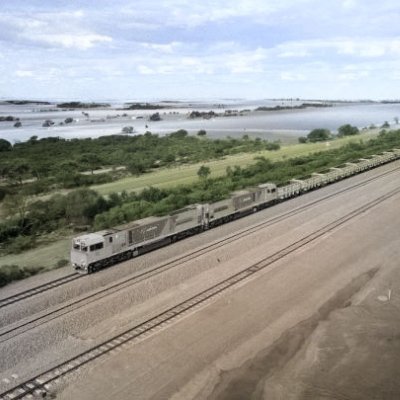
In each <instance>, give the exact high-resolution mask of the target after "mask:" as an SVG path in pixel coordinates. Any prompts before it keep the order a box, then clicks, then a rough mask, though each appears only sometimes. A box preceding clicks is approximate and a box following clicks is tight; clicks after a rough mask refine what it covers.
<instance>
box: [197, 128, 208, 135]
mask: <svg viewBox="0 0 400 400" xmlns="http://www.w3.org/2000/svg"><path fill="white" fill-rule="evenodd" d="M206 135H207V132H206V131H205V130H204V129H200V130H199V131H198V132H197V136H206Z"/></svg>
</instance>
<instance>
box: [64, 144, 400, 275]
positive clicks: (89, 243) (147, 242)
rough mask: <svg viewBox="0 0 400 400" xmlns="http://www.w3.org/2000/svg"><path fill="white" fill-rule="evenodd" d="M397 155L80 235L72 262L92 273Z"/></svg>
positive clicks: (399, 153) (392, 153)
mask: <svg viewBox="0 0 400 400" xmlns="http://www.w3.org/2000/svg"><path fill="white" fill-rule="evenodd" d="M398 158H400V149H393V150H392V151H390V152H383V153H382V154H379V155H373V156H371V158H366V159H360V160H358V161H357V162H354V163H346V164H344V165H341V166H339V167H335V168H330V169H329V170H328V171H326V172H325V173H314V174H312V175H311V176H310V177H308V178H306V179H302V180H292V181H291V182H290V183H289V184H288V185H285V186H282V187H277V186H276V185H275V184H274V183H264V184H261V185H258V186H256V187H253V188H248V189H246V190H240V191H236V192H233V193H232V194H231V196H230V197H229V198H227V199H224V200H221V201H217V202H215V203H205V204H193V205H189V206H187V207H185V208H183V209H180V210H177V211H174V212H172V213H171V214H169V215H166V216H162V217H147V218H144V219H141V220H137V221H133V222H129V223H127V224H125V225H121V226H118V227H115V228H111V229H106V230H102V231H99V232H95V233H88V234H85V235H81V236H78V237H75V238H73V239H72V247H71V264H72V267H73V268H74V269H75V270H76V271H78V272H79V273H84V274H88V273H92V272H95V271H97V270H99V269H101V268H104V267H106V266H109V265H112V264H115V263H117V262H120V261H124V260H128V259H130V258H132V257H135V256H138V255H139V254H142V253H145V252H148V251H151V250H153V249H156V248H159V247H161V246H165V245H167V244H169V243H172V242H174V241H176V240H179V239H183V238H185V237H187V236H191V235H194V234H196V233H199V232H202V231H204V230H206V229H209V228H212V227H214V226H217V225H220V224H223V223H226V222H229V221H232V220H234V219H237V218H240V217H242V216H244V215H248V214H250V213H252V212H256V211H258V210H261V209H263V208H266V207H269V206H270V205H272V204H274V203H276V202H279V201H283V200H285V199H288V198H291V197H294V196H297V195H300V194H302V193H305V192H308V191H310V190H314V189H316V188H319V187H321V186H325V185H327V184H329V183H332V182H335V181H338V180H341V179H344V178H346V177H348V176H351V175H355V174H357V173H360V172H362V171H365V170H368V169H371V168H374V167H377V166H378V165H381V164H385V163H388V162H391V161H394V160H396V159H398Z"/></svg>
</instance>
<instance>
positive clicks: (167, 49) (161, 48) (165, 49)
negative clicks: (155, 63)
mask: <svg viewBox="0 0 400 400" xmlns="http://www.w3.org/2000/svg"><path fill="white" fill-rule="evenodd" d="M140 45H141V46H142V47H144V48H146V49H150V50H154V51H157V52H162V53H174V52H175V50H176V49H177V48H178V47H179V46H181V43H179V42H171V43H166V44H158V43H140Z"/></svg>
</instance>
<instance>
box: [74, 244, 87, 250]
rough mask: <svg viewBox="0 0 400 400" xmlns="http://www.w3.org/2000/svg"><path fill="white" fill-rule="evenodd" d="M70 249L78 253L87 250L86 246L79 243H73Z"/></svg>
mask: <svg viewBox="0 0 400 400" xmlns="http://www.w3.org/2000/svg"><path fill="white" fill-rule="evenodd" d="M72 247H73V248H74V250H78V251H87V250H88V248H87V246H86V245H84V244H82V243H79V242H73V243H72Z"/></svg>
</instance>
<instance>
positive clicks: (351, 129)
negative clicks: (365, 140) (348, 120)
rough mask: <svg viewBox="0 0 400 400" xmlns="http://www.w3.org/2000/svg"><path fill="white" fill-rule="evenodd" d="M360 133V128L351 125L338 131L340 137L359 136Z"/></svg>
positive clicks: (343, 126)
mask: <svg viewBox="0 0 400 400" xmlns="http://www.w3.org/2000/svg"><path fill="white" fill-rule="evenodd" d="M359 133H360V131H359V130H358V128H357V127H356V126H351V125H350V124H346V125H342V126H340V127H339V129H338V137H343V136H352V135H358V134H359Z"/></svg>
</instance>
